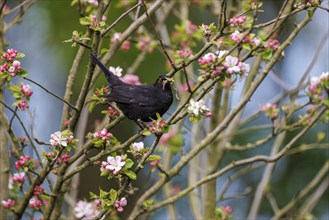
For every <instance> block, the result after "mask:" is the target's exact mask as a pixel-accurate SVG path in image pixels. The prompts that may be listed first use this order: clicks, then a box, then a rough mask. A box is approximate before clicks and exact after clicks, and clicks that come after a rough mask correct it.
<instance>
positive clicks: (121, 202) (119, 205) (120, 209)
mask: <svg viewBox="0 0 329 220" xmlns="http://www.w3.org/2000/svg"><path fill="white" fill-rule="evenodd" d="M126 205H127V199H126V198H125V197H122V198H121V199H120V200H117V201H115V202H114V207H115V208H116V210H117V211H118V212H123V207H124V206H126Z"/></svg>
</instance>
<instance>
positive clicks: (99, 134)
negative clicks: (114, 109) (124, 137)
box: [94, 128, 112, 141]
mask: <svg viewBox="0 0 329 220" xmlns="http://www.w3.org/2000/svg"><path fill="white" fill-rule="evenodd" d="M111 137H112V133H110V132H108V131H107V130H106V128H103V129H102V130H100V131H97V132H95V133H94V138H98V139H102V140H103V141H106V140H108V139H110V138H111Z"/></svg>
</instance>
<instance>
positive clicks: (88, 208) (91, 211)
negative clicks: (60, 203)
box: [74, 200, 99, 219]
mask: <svg viewBox="0 0 329 220" xmlns="http://www.w3.org/2000/svg"><path fill="white" fill-rule="evenodd" d="M97 205H98V202H97V201H94V202H85V201H82V200H81V201H79V202H77V204H76V205H75V207H74V212H75V217H77V218H78V219H93V218H95V217H96V216H97V215H98V214H99V210H98V209H97Z"/></svg>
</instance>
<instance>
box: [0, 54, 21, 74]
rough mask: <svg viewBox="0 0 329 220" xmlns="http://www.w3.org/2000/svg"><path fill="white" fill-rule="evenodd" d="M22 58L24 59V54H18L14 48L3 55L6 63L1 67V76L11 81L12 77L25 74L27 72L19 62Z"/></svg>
mask: <svg viewBox="0 0 329 220" xmlns="http://www.w3.org/2000/svg"><path fill="white" fill-rule="evenodd" d="M22 57H24V54H22V53H18V51H17V50H15V49H13V48H10V49H8V50H7V52H5V53H3V54H2V56H1V58H2V59H3V61H4V62H3V64H2V65H0V76H1V77H2V78H7V77H9V79H10V77H15V76H17V75H21V74H25V73H26V72H25V71H23V69H22V67H21V63H20V61H18V60H19V59H21V58H22ZM1 63H2V62H1ZM22 76H23V75H22Z"/></svg>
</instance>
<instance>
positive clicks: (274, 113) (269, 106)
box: [260, 103, 280, 120]
mask: <svg viewBox="0 0 329 220" xmlns="http://www.w3.org/2000/svg"><path fill="white" fill-rule="evenodd" d="M260 110H261V111H262V112H264V113H265V115H266V117H268V118H270V119H271V120H274V119H276V118H277V117H278V115H279V111H280V109H279V108H278V107H277V105H276V104H273V103H266V104H265V105H263V106H262V107H261V109H260Z"/></svg>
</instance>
